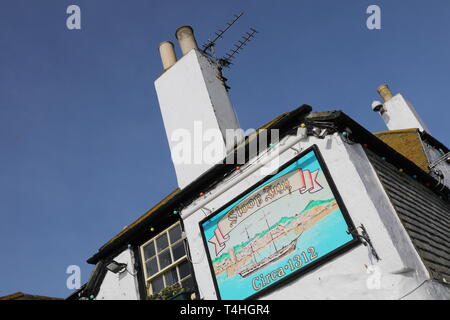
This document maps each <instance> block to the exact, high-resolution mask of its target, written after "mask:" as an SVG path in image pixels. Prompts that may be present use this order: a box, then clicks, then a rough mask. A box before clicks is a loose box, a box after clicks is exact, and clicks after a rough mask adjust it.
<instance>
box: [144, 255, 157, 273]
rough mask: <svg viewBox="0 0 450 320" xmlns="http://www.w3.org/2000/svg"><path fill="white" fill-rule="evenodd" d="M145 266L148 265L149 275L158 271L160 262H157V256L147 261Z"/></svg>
mask: <svg viewBox="0 0 450 320" xmlns="http://www.w3.org/2000/svg"><path fill="white" fill-rule="evenodd" d="M145 266H146V267H147V277H150V276H151V275H153V274H155V273H156V272H158V264H157V263H156V258H153V259H151V260H149V261H147V262H146V263H145Z"/></svg>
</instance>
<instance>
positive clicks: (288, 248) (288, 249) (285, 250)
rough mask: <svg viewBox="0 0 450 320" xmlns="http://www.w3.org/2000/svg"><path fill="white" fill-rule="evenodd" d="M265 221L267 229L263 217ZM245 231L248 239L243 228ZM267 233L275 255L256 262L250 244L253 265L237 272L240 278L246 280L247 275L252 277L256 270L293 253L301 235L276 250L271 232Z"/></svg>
mask: <svg viewBox="0 0 450 320" xmlns="http://www.w3.org/2000/svg"><path fill="white" fill-rule="evenodd" d="M265 220H266V223H267V227H269V223H268V221H267V217H265ZM269 229H270V227H269ZM245 231H246V232H247V237H249V236H248V231H247V228H245ZM269 232H270V235H271V237H272V244H273V246H274V248H275V253H273V254H271V255H270V256H268V257H266V258H264V259H262V260H261V261H259V262H257V261H256V258H255V254H254V251H253V247H252V246H251V244H250V247H251V250H252V255H253V259H254V261H255V263H254V264H252V265H251V266H250V267H248V268H245V269H244V270H242V271H241V272H239V275H240V276H241V277H243V278H246V277H248V276H249V275H252V274H253V273H255V272H257V271H258V270H260V269H262V268H264V267H266V266H267V265H269V264H271V263H273V262H275V261H277V260H279V259H281V258H283V257H285V256H287V255H288V254H290V253H292V252H294V251H295V249H296V247H297V240H298V238H300V236H301V234H300V235H299V236H298V237H297V238H295V239H294V240H293V241H292V242H291V243H289V244H287V245H285V246H283V247H282V248H281V249H280V250H278V249H277V247H276V245H275V241H274V239H273V236H272V232H271V231H269Z"/></svg>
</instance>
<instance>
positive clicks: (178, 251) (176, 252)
mask: <svg viewBox="0 0 450 320" xmlns="http://www.w3.org/2000/svg"><path fill="white" fill-rule="evenodd" d="M172 253H173V260H174V261H177V260H178V259H180V258H181V257H184V256H185V255H186V251H184V243H183V241H181V242H179V243H177V244H176V245H174V246H173V247H172Z"/></svg>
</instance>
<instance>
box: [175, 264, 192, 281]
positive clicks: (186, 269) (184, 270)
mask: <svg viewBox="0 0 450 320" xmlns="http://www.w3.org/2000/svg"><path fill="white" fill-rule="evenodd" d="M178 271H179V272H180V278H181V279H183V278H184V277H186V276H188V275H190V274H191V266H190V265H189V262H188V261H184V262H183V263H180V264H179V265H178Z"/></svg>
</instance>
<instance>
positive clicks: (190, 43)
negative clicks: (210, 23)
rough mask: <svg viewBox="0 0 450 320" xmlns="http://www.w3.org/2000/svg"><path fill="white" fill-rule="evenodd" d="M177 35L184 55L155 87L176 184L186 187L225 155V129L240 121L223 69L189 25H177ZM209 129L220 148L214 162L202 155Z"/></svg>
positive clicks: (215, 145) (233, 126) (235, 125)
mask: <svg viewBox="0 0 450 320" xmlns="http://www.w3.org/2000/svg"><path fill="white" fill-rule="evenodd" d="M176 36H177V39H178V40H179V43H180V47H181V50H182V52H183V57H181V58H180V59H179V60H178V61H177V62H176V63H175V64H173V65H172V66H171V67H170V68H169V69H167V70H166V72H164V73H163V74H162V75H161V76H160V77H159V78H158V79H156V81H155V88H156V92H157V95H158V101H159V105H160V109H161V113H162V117H163V120H164V126H165V130H166V135H167V139H168V141H169V146H170V151H171V154H172V161H173V163H174V167H175V171H176V175H177V180H178V185H179V187H180V188H184V187H185V186H187V185H188V184H189V183H191V182H192V181H194V180H195V179H196V178H198V177H199V176H200V175H201V174H203V173H204V172H205V171H207V170H208V169H210V168H211V167H212V166H214V165H215V164H216V163H217V162H218V161H220V160H222V159H223V158H224V157H225V155H226V154H225V150H226V147H227V146H226V130H227V129H232V130H237V129H239V123H238V119H237V117H236V114H235V112H234V109H233V107H232V105H231V102H230V99H229V97H228V93H227V90H226V88H225V84H224V83H223V77H222V76H221V72H220V70H219V68H218V66H217V65H216V64H215V63H214V62H213V61H211V60H210V59H209V58H208V57H206V56H205V55H204V54H203V53H202V52H201V51H199V50H198V48H197V43H196V41H195V38H194V34H193V31H192V28H191V27H181V28H179V29H178V30H177V32H176ZM163 60H164V59H163ZM167 65H170V63H169V64H167ZM165 68H166V67H165ZM211 133H212V134H213V135H214V133H215V134H216V137H217V136H218V138H217V139H214V147H215V149H217V148H220V149H222V152H223V154H222V155H220V156H219V157H218V158H217V159H219V158H220V159H219V160H217V161H216V160H215V162H211V161H210V159H206V157H205V153H204V152H205V151H206V150H205V149H207V148H208V147H211V144H212V142H211ZM186 135H189V136H190V139H186ZM239 138H242V135H241V136H240V137H238V139H239ZM187 140H189V141H187ZM228 147H230V146H228ZM180 158H182V159H183V160H182V161H180Z"/></svg>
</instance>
